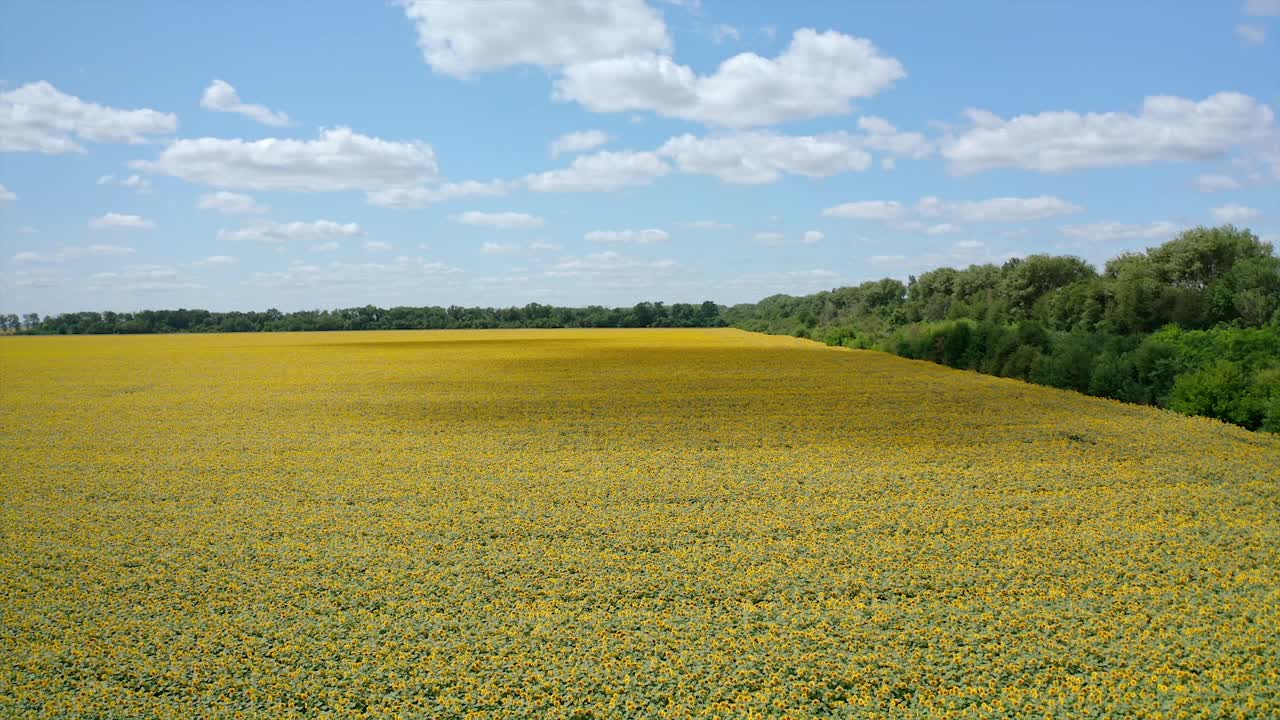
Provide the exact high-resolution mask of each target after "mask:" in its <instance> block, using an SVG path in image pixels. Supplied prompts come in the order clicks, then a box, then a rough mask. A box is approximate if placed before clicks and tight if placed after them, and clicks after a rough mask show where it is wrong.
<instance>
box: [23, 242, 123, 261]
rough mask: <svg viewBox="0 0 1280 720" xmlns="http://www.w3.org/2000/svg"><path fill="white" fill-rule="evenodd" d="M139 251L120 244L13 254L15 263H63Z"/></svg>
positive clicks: (70, 247)
mask: <svg viewBox="0 0 1280 720" xmlns="http://www.w3.org/2000/svg"><path fill="white" fill-rule="evenodd" d="M136 252H138V251H137V250H134V249H133V248H131V247H122V246H120V245H88V246H83V247H82V246H76V245H72V246H69V247H62V248H58V249H57V250H56V251H55V252H54V253H53V254H51V255H42V254H40V253H37V252H33V251H30V250H28V251H25V252H20V253H18V254H16V255H14V256H13V258H12V259H13V262H15V263H61V262H69V261H71V260H79V259H80V258H84V257H121V256H125V255H133V254H134V253H136Z"/></svg>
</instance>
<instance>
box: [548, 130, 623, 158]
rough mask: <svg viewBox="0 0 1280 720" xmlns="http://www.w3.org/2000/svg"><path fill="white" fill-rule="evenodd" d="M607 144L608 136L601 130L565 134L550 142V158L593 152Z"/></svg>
mask: <svg viewBox="0 0 1280 720" xmlns="http://www.w3.org/2000/svg"><path fill="white" fill-rule="evenodd" d="M607 142H609V134H608V133H606V132H604V131H602V130H580V131H578V132H571V133H565V134H564V135H561V136H560V137H558V138H556V139H555V140H552V141H551V157H553V158H554V157H560V156H561V155H563V154H567V153H579V152H585V151H587V150H594V149H596V148H598V147H600V146H601V145H604V144H605V143H607Z"/></svg>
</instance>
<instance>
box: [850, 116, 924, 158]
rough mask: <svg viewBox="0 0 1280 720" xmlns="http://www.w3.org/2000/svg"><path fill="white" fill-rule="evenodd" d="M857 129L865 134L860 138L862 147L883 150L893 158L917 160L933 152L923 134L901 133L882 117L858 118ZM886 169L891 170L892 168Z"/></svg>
mask: <svg viewBox="0 0 1280 720" xmlns="http://www.w3.org/2000/svg"><path fill="white" fill-rule="evenodd" d="M858 128H859V129H861V130H862V131H863V132H864V133H865V135H863V137H862V144H863V146H865V147H869V148H871V149H872V150H883V151H884V152H887V153H889V154H891V155H894V156H898V157H909V158H914V159H917V160H918V159H920V158H925V157H928V156H929V155H931V154H932V153H933V150H934V148H933V143H931V142H930V141H929V140H927V139H925V136H924V134H922V133H918V132H902V131H900V130H898V128H896V127H894V125H893V123H891V122H889V121H888V120H885V119H884V118H882V117H876V116H874V115H868V116H865V117H860V118H858ZM885 160H886V161H890V162H891V161H892V160H893V158H885ZM886 169H892V166H890V167H887V168H886Z"/></svg>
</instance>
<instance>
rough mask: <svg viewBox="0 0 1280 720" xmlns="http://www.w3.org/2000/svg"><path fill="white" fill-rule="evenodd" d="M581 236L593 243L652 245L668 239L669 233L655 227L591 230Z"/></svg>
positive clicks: (669, 237)
mask: <svg viewBox="0 0 1280 720" xmlns="http://www.w3.org/2000/svg"><path fill="white" fill-rule="evenodd" d="M583 238H584V239H585V240H587V241H588V242H593V243H610V244H614V243H616V244H620V245H652V244H654V243H663V242H666V241H668V240H670V239H671V234H670V233H668V232H667V231H665V230H659V229H657V228H649V229H646V230H592V231H591V232H589V233H587V234H586V235H584V236H583Z"/></svg>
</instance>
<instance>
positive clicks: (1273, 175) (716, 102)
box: [0, 0, 1280, 313]
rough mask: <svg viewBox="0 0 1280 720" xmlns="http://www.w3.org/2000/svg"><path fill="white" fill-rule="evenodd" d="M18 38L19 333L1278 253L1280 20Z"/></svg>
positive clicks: (229, 16) (634, 16)
mask: <svg viewBox="0 0 1280 720" xmlns="http://www.w3.org/2000/svg"><path fill="white" fill-rule="evenodd" d="M1175 8H1176V9H1175ZM3 17H4V21H3V22H2V23H0V48H3V49H2V50H0V252H2V253H3V254H2V256H0V311H3V312H40V313H51V312H64V311H71V310H81V309H99V310H101V309H115V310H135V309H140V308H146V307H151V308H155V307H178V306H185V307H193V306H194V307H206V308H210V309H216V310H227V309H265V308H267V307H277V308H280V309H284V310H292V309H299V308H311V307H343V306H350V305H355V304H365V303H375V304H380V305H394V304H408V305H426V304H443V305H447V304H454V303H456V304H466V305H472V304H480V305H511V304H524V303H527V302H533V301H536V302H543V303H555V304H570V305H584V304H593V303H598V304H608V305H614V304H631V303H634V302H637V301H639V300H643V299H660V300H665V301H668V302H679V301H701V300H703V299H714V300H717V301H719V302H725V303H731V302H741V301H749V300H755V299H758V298H760V297H763V296H765V295H769V294H772V293H776V292H792V293H803V292H812V291H814V290H818V289H824V288H830V287H835V286H839V285H845V284H850V283H856V282H860V281H862V280H867V279H874V278H879V277H885V276H891V277H900V278H905V277H906V276H907V275H908V274H909V273H918V272H920V271H922V270H926V269H929V268H932V267H938V266H940V265H953V266H963V265H967V264H969V263H974V262H989V261H990V262H999V261H1002V260H1004V259H1005V258H1007V257H1010V256H1013V255H1025V254H1029V253H1033V252H1055V253H1070V254H1075V255H1080V256H1082V257H1085V258H1087V259H1089V260H1091V261H1093V262H1098V263H1101V262H1102V261H1104V260H1105V259H1106V258H1108V257H1111V256H1113V255H1115V254H1117V253H1119V252H1122V251H1125V250H1130V249H1141V248H1144V247H1148V246H1151V245H1155V244H1158V243H1160V242H1163V241H1164V240H1167V239H1169V238H1171V237H1172V236H1173V235H1174V234H1176V233H1177V232H1178V230H1179V229H1180V228H1184V227H1187V226H1193V225H1198V224H1214V223H1224V222H1232V223H1235V224H1236V225H1240V226H1245V227H1249V228H1252V229H1253V230H1254V231H1255V232H1257V233H1258V234H1259V235H1261V236H1263V237H1267V238H1268V239H1272V240H1274V239H1276V238H1277V235H1276V233H1277V232H1280V124H1278V123H1277V119H1276V116H1275V108H1277V107H1280V74H1278V73H1277V68H1280V0H1247V1H1246V0H1238V1H1233V2H1225V1H1222V0H1213V1H1205V2H1197V1H1194V0H1187V1H1186V2H1179V3H1176V4H1165V3H1155V2H1127V3H1111V2H1091V1H1087V2H1067V1H1066V0H1062V1H1061V2H1059V1H1057V0H1048V1H1046V2H1034V3H1027V2H1013V1H1012V0H1008V1H1006V2H988V3H980V2H940V1H938V2H933V1H929V0H918V1H915V0H909V1H907V2H889V1H888V0H859V1H857V2H841V3H835V2H825V1H817V0H815V1H805V0H792V1H790V2H786V3H774V2H768V3H766V2H727V1H725V2H721V1H718V0H702V1H701V2H698V1H697V0H683V1H675V0H666V1H663V0H649V2H645V1H644V0H613V1H612V2H610V1H608V0H559V1H554V2H553V1H552V0H542V1H535V0H457V1H454V0H405V1H404V2H348V3H315V2H303V1H295V0H280V1H278V2H271V3H249V2H232V3H185V2H184V3H174V2H129V3H85V2H74V3H68V2H40V3H34V2H27V3H19V2H5V4H4V8H3Z"/></svg>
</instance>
